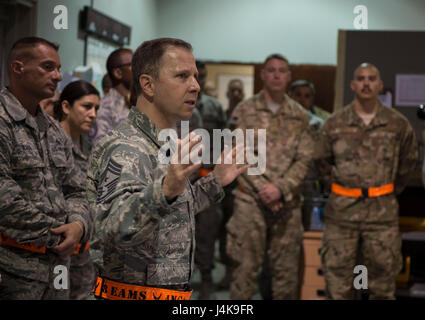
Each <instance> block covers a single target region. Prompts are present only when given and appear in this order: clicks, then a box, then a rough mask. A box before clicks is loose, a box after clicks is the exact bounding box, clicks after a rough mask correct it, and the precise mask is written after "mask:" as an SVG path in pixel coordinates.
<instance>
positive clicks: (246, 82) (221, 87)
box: [217, 73, 254, 110]
mask: <svg viewBox="0 0 425 320" xmlns="http://www.w3.org/2000/svg"><path fill="white" fill-rule="evenodd" d="M233 79H239V80H241V81H242V83H243V88H244V93H245V98H244V99H248V98H250V97H252V95H253V93H254V75H249V74H232V73H220V74H218V75H217V92H218V101H220V103H221V105H222V106H223V109H224V110H227V108H228V105H229V101H228V99H227V96H226V94H227V87H228V85H229V82H230V81H232V80H233Z"/></svg>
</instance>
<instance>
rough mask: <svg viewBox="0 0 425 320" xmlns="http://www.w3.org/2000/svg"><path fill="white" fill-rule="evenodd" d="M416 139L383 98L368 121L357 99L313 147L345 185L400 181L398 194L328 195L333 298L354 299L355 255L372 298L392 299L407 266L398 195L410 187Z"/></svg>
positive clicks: (325, 255) (326, 239)
mask: <svg viewBox="0 0 425 320" xmlns="http://www.w3.org/2000/svg"><path fill="white" fill-rule="evenodd" d="M417 157H418V154H417V143H416V138H415V134H414V132H413V130H412V127H411V126H410V124H409V122H408V120H407V119H406V118H405V117H404V116H402V115H401V114H400V113H398V112H397V111H395V110H393V109H390V108H387V107H385V106H383V105H382V104H380V106H379V109H378V111H377V114H376V116H375V117H374V119H373V120H372V121H371V122H370V123H369V124H368V125H365V124H364V122H363V120H362V119H361V118H360V117H359V116H358V115H357V113H356V112H355V110H354V106H353V104H350V105H349V106H347V107H345V108H343V109H342V110H340V111H339V112H337V113H336V114H334V115H333V116H332V117H331V118H329V119H328V120H327V121H326V122H325V124H324V125H323V127H322V130H321V131H320V134H319V141H318V144H317V149H316V152H315V159H317V160H318V161H317V167H318V169H319V172H320V173H321V174H322V176H323V177H324V179H326V180H327V181H328V184H329V182H330V176H332V182H335V183H337V184H339V185H341V186H343V187H346V188H369V187H379V186H383V185H386V184H389V183H392V182H393V183H394V184H395V194H394V193H393V194H388V195H384V196H380V197H376V198H351V197H345V196H341V195H337V194H333V193H331V195H330V197H329V200H328V202H327V204H326V207H325V231H324V236H323V242H322V248H321V255H322V263H323V267H324V272H325V280H326V284H327V294H328V297H329V298H331V299H350V298H353V291H352V286H353V279H354V274H353V269H354V267H355V265H356V264H357V261H356V257H357V255H358V253H360V255H361V256H362V264H363V265H365V266H366V267H367V270H368V287H369V294H370V298H372V299H393V298H394V292H395V277H396V276H397V274H398V273H399V272H400V270H401V267H402V263H401V262H402V259H401V258H402V257H401V239H400V234H399V226H398V203H397V198H396V195H397V194H399V193H400V192H401V191H402V190H403V188H404V187H405V186H406V184H407V181H408V178H409V174H410V173H411V172H412V170H413V169H414V166H415V164H416V161H417Z"/></svg>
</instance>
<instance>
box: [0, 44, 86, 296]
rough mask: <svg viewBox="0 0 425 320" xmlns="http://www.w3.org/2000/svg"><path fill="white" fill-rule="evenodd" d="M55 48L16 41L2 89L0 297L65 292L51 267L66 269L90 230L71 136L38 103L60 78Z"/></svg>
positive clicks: (46, 294) (67, 293)
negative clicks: (0, 278)
mask: <svg viewBox="0 0 425 320" xmlns="http://www.w3.org/2000/svg"><path fill="white" fill-rule="evenodd" d="M57 49H58V48H57V46H55V45H54V44H52V43H50V42H48V41H46V40H44V39H41V38H35V37H30V38H23V39H21V40H18V41H17V42H16V43H15V44H14V45H13V47H12V50H11V52H10V54H9V57H8V63H7V65H8V74H9V79H10V85H9V86H8V87H7V88H2V89H1V91H0V180H1V182H2V183H1V185H0V198H1V199H0V235H1V237H0V273H1V274H2V278H3V279H2V280H3V281H2V284H1V285H0V299H67V298H68V297H69V290H68V289H67V288H66V285H65V284H64V283H63V286H61V288H59V289H58V288H55V287H54V280H55V278H56V277H57V276H58V275H55V272H54V271H55V268H56V267H57V266H65V267H67V268H69V261H70V259H69V256H70V255H71V254H72V253H73V251H74V250H75V248H76V247H77V245H78V243H79V242H80V240H81V241H87V238H88V235H89V217H88V203H87V200H86V198H85V193H84V188H83V187H82V186H81V185H80V184H79V182H78V181H77V180H76V179H75V176H76V175H77V174H78V173H77V172H76V169H75V168H74V163H73V158H72V145H71V144H72V142H71V141H70V139H69V138H68V137H67V136H66V134H65V132H64V131H63V129H62V128H61V126H60V125H59V124H58V123H57V122H56V121H54V120H53V119H52V118H51V117H49V116H48V115H47V114H46V113H44V111H43V110H42V109H41V108H40V106H39V102H40V101H41V100H42V99H45V98H48V97H51V96H53V94H54V93H55V89H56V85H57V83H58V82H59V81H60V80H61V75H60V73H59V68H60V60H59V55H58V53H57ZM60 270H63V268H62V267H61V269H60ZM56 273H57V272H56ZM62 276H63V277H61V278H62V279H63V278H64V277H66V278H67V275H66V274H65V275H64V274H62ZM63 281H65V280H63ZM65 282H66V281H65Z"/></svg>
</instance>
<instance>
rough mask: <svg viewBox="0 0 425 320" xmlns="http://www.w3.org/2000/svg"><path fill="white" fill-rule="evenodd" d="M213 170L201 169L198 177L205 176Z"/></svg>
mask: <svg viewBox="0 0 425 320" xmlns="http://www.w3.org/2000/svg"><path fill="white" fill-rule="evenodd" d="M211 171H212V170H208V169H201V170H199V172H198V177H201V178H202V177H205V176H206V175H207V174H208V173H210V172H211Z"/></svg>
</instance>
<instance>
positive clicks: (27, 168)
mask: <svg viewBox="0 0 425 320" xmlns="http://www.w3.org/2000/svg"><path fill="white" fill-rule="evenodd" d="M44 169H45V165H44V163H43V161H41V159H39V158H38V157H36V156H34V155H33V156H29V155H21V157H17V159H16V161H14V164H13V167H12V170H13V177H14V180H15V181H16V182H17V183H18V184H19V186H20V187H21V188H22V190H23V191H24V192H25V191H29V190H30V191H35V190H39V189H40V187H41V185H42V184H43V181H44V172H43V171H44ZM34 193H35V192H34ZM26 195H27V196H30V194H26Z"/></svg>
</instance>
